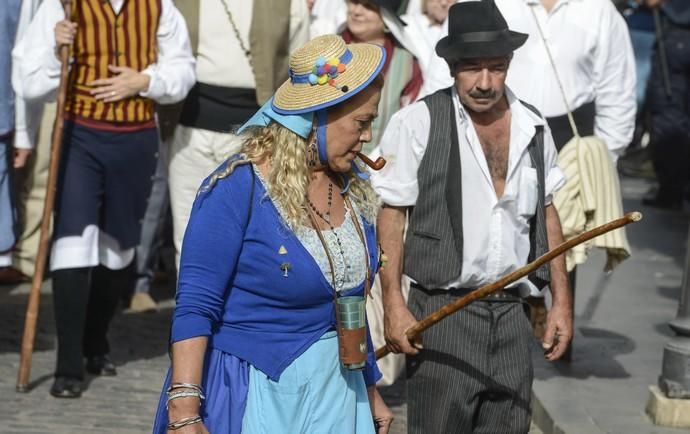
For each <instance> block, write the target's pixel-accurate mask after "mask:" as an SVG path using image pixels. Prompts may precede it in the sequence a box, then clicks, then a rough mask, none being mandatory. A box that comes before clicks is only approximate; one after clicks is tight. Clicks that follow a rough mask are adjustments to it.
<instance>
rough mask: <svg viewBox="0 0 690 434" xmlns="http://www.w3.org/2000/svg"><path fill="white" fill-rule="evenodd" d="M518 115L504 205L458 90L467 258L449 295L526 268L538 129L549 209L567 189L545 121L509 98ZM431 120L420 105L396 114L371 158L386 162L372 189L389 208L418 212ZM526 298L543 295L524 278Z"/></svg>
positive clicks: (513, 122) (374, 175)
mask: <svg viewBox="0 0 690 434" xmlns="http://www.w3.org/2000/svg"><path fill="white" fill-rule="evenodd" d="M506 95H507V97H508V102H509V104H510V110H511V114H512V118H511V126H510V148H509V157H508V172H507V176H506V182H505V190H504V193H503V196H501V197H500V198H498V197H497V196H496V191H495V189H494V185H493V181H492V179H491V174H490V173H489V167H488V164H487V162H486V157H485V156H484V151H483V150H482V146H481V143H480V141H479V138H478V136H477V132H476V130H475V128H474V125H473V123H472V121H471V119H470V117H469V116H468V114H467V112H466V111H465V109H464V108H463V106H462V105H461V104H460V100H459V98H458V95H457V93H456V92H455V91H453V105H454V108H455V119H456V123H457V126H458V128H457V130H458V143H459V146H460V160H461V163H460V164H461V169H462V170H461V173H462V175H461V176H462V198H458V200H462V203H463V204H464V206H463V216H462V224H463V235H464V245H463V258H462V261H463V263H462V274H461V275H460V276H458V277H457V278H456V279H453V280H452V281H450V282H448V283H447V285H444V287H445V288H451V287H455V288H478V287H480V286H482V285H485V284H488V283H491V282H493V281H495V280H498V279H499V278H501V277H503V276H505V275H506V274H508V273H510V272H512V271H515V270H516V269H517V268H519V267H521V266H523V265H525V264H526V263H527V259H528V256H529V250H530V242H529V228H530V225H529V220H530V219H531V218H532V216H534V214H535V211H536V207H537V171H536V169H535V168H534V167H532V163H531V160H530V157H529V153H528V150H527V147H528V145H529V143H530V141H531V140H532V137H533V136H534V134H535V131H536V126H538V125H543V126H544V166H545V177H546V179H545V181H546V183H545V193H546V204H550V203H551V198H552V195H553V193H554V192H555V191H556V190H558V189H559V188H560V187H561V186H562V185H563V184H564V183H565V176H564V175H563V172H562V171H561V170H560V169H559V168H558V166H557V165H556V156H557V154H556V148H555V146H554V143H553V139H552V137H551V133H550V131H549V129H548V126H547V125H546V124H545V121H544V120H543V119H541V118H540V117H538V116H537V115H536V114H534V113H533V112H532V111H530V110H529V109H527V108H526V107H524V106H523V105H522V103H520V102H519V101H518V100H517V98H516V97H515V96H514V95H513V93H512V92H511V91H510V90H507V91H506ZM430 124H431V119H430V115H429V110H428V108H427V106H426V104H425V103H424V102H422V101H420V102H416V103H414V104H411V105H409V106H407V107H405V108H403V109H402V110H400V111H399V112H398V113H396V114H395V115H393V117H392V118H391V120H390V122H389V123H388V127H387V128H386V131H385V132H384V135H383V138H382V139H381V143H380V145H379V147H378V148H376V149H375V150H374V152H373V157H374V158H376V157H378V156H379V155H383V157H384V158H386V159H387V160H388V164H386V166H385V167H384V168H383V169H382V170H381V171H379V172H374V173H372V175H371V179H372V184H373V186H374V189H375V190H376V192H377V193H378V194H379V196H380V197H381V199H382V200H383V202H384V203H387V204H389V205H393V206H403V207H408V206H414V205H415V203H416V202H417V195H418V194H419V188H418V184H417V171H418V169H419V165H420V162H421V160H422V157H423V156H424V153H425V150H426V146H427V140H428V138H429V130H430V127H431V125H430ZM516 285H517V286H519V287H521V290H522V291H523V293H524V295H526V294H527V293H528V292H529V293H531V294H533V295H538V294H539V291H538V290H537V288H536V287H535V286H534V285H533V284H532V283H531V282H529V281H528V280H527V279H526V278H525V279H522V280H521V281H519V282H518V283H517V284H516Z"/></svg>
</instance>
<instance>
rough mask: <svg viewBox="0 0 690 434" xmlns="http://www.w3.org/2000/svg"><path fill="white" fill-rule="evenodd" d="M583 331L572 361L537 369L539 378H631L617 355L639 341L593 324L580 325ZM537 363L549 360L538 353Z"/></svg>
mask: <svg viewBox="0 0 690 434" xmlns="http://www.w3.org/2000/svg"><path fill="white" fill-rule="evenodd" d="M578 331H579V335H578V336H577V337H576V339H575V340H574V342H575V344H574V345H575V346H574V349H573V358H572V360H571V361H562V360H561V361H557V362H553V363H551V366H553V369H536V370H535V378H537V379H539V380H548V379H549V378H551V377H554V376H563V377H570V378H577V379H586V378H590V377H596V378H616V379H620V378H630V373H629V372H628V371H626V369H625V368H624V367H623V365H622V364H621V363H619V362H618V361H617V360H616V357H618V356H620V355H622V354H628V353H632V352H633V351H634V350H635V342H634V341H633V340H632V339H630V338H628V337H627V336H624V335H621V334H618V333H614V332H611V331H608V330H603V329H599V328H593V327H579V328H578ZM534 360H535V363H538V364H548V363H549V362H546V361H545V360H543V357H538V356H537V355H536V354H535V357H534Z"/></svg>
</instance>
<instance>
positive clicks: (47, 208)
mask: <svg viewBox="0 0 690 434" xmlns="http://www.w3.org/2000/svg"><path fill="white" fill-rule="evenodd" d="M62 7H63V9H64V10H65V17H67V18H69V17H70V16H71V15H72V0H62ZM69 51H70V46H69V45H62V46H60V52H59V54H60V62H61V68H60V85H59V86H58V94H57V113H56V116H55V123H54V124H53V136H52V141H51V150H50V166H49V168H48V186H47V188H46V197H45V201H44V202H43V217H42V219H41V232H40V234H41V235H40V239H39V244H38V254H37V255H36V268H35V269H34V275H33V279H32V281H31V292H30V293H29V302H28V304H27V307H26V318H25V319H24V334H23V336H22V349H21V355H20V358H19V371H18V372H17V392H28V391H29V375H30V374H31V356H32V355H33V351H34V339H35V337H36V323H37V321H38V308H39V305H40V301H41V284H42V283H43V273H44V271H45V268H46V260H47V255H48V243H49V241H50V224H51V218H52V216H53V206H54V205H55V185H56V183H57V175H58V167H59V164H60V148H61V144H62V128H63V124H64V121H65V113H64V112H65V98H66V96H67V79H68V75H69Z"/></svg>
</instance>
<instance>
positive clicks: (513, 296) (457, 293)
mask: <svg viewBox="0 0 690 434" xmlns="http://www.w3.org/2000/svg"><path fill="white" fill-rule="evenodd" d="M410 286H411V287H412V288H415V289H418V290H420V291H423V292H425V293H427V294H428V295H444V294H448V295H451V296H453V297H458V298H460V297H464V296H466V295H468V294H470V293H471V292H472V291H474V290H475V289H477V288H450V289H428V288H425V287H423V286H422V285H420V284H418V283H414V282H413V283H412V284H411V285H410ZM479 300H480V301H501V302H513V303H515V302H518V303H522V302H523V301H524V300H523V298H522V297H521V296H520V290H519V289H518V288H504V289H501V290H500V291H496V292H494V293H492V294H489V295H487V296H486V297H483V298H480V299H479Z"/></svg>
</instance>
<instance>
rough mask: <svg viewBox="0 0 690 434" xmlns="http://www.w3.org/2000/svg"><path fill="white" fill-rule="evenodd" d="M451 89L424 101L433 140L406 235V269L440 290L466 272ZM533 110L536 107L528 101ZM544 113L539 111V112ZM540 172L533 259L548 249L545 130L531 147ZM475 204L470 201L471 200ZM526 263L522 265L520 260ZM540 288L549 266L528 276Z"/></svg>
mask: <svg viewBox="0 0 690 434" xmlns="http://www.w3.org/2000/svg"><path fill="white" fill-rule="evenodd" d="M451 89H452V88H448V89H443V90H439V91H438V92H436V93H434V94H432V95H429V96H427V97H425V98H424V99H423V101H424V103H426V105H427V107H428V108H429V116H430V118H431V128H430V129H429V139H428V143H427V147H426V151H425V152H424V156H423V157H422V161H421V163H420V165H419V169H418V171H417V180H418V184H419V195H418V198H417V204H416V205H415V207H414V208H413V209H412V211H411V213H410V217H409V226H408V229H407V236H406V237H405V248H404V251H405V257H404V266H403V268H404V270H403V271H404V273H405V274H406V275H407V276H410V277H411V278H412V279H414V280H415V281H416V282H417V283H418V284H419V285H421V286H422V287H424V288H427V289H436V288H440V287H441V286H442V285H444V284H446V283H448V282H450V281H451V280H453V279H456V278H457V277H459V276H460V275H461V273H462V257H463V244H464V236H463V228H462V208H463V205H465V204H463V203H462V200H457V199H458V198H461V197H462V174H461V172H460V169H461V166H460V146H459V143H458V132H457V126H456V124H455V111H454V110H453V99H452V96H451ZM523 105H525V107H527V108H528V109H529V110H532V111H534V112H535V113H537V114H538V112H536V109H534V107H532V106H530V105H528V104H525V103H524V102H523ZM539 116H541V115H539ZM527 150H528V153H529V156H530V159H531V161H532V166H534V168H535V169H536V170H537V184H538V194H537V211H536V213H535V216H534V217H533V218H532V221H531V222H530V234H529V238H530V253H529V259H528V260H529V261H533V260H534V259H535V258H537V257H538V256H541V255H543V254H544V253H546V252H547V251H548V248H549V246H548V240H547V234H546V214H545V207H544V205H545V173H544V170H545V168H544V129H543V127H537V131H536V133H535V135H534V137H533V138H532V140H531V142H530V143H529V145H528V147H527ZM470 205H471V204H470ZM519 265H522V264H519ZM529 279H530V281H532V283H534V284H535V285H536V286H537V287H538V288H542V287H544V286H545V285H546V284H548V282H549V281H550V280H551V278H550V273H549V265H548V264H546V265H544V266H542V267H540V268H539V269H537V270H536V271H535V272H534V273H532V274H530V276H529Z"/></svg>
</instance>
